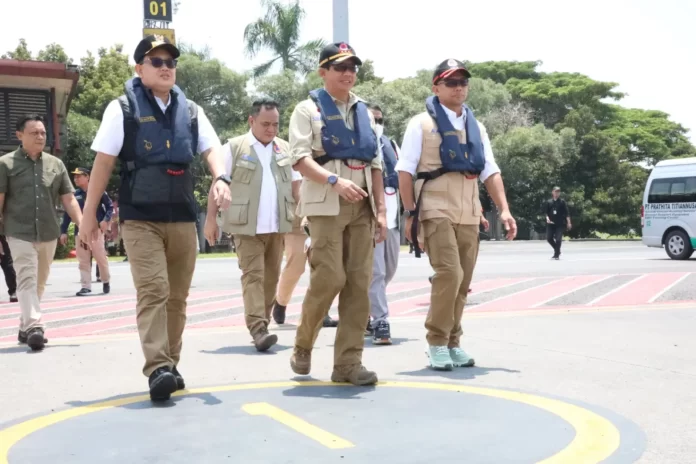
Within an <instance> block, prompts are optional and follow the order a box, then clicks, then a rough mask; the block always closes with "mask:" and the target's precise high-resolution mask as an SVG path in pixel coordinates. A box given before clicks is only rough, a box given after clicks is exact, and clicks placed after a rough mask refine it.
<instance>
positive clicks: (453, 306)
mask: <svg viewBox="0 0 696 464" xmlns="http://www.w3.org/2000/svg"><path fill="white" fill-rule="evenodd" d="M421 227H423V234H424V238H425V251H426V253H427V254H428V258H429V259H430V265H431V266H432V268H433V270H434V271H435V275H434V276H433V283H432V290H431V292H430V310H429V311H428V317H427V318H426V320H425V328H426V330H427V331H428V332H427V335H426V338H427V340H428V344H429V345H433V346H443V345H447V346H448V347H449V348H454V347H458V346H459V340H460V338H461V336H462V334H463V331H462V324H461V321H462V314H463V313H464V305H465V303H466V297H467V294H468V292H469V285H470V284H471V278H472V276H473V273H474V266H475V265H476V259H477V257H478V250H479V226H478V225H462V224H452V222H450V221H449V220H448V219H444V218H437V219H426V220H425V221H423V223H422V226H421Z"/></svg>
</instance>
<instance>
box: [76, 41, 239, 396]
mask: <svg viewBox="0 0 696 464" xmlns="http://www.w3.org/2000/svg"><path fill="white" fill-rule="evenodd" d="M178 57H179V50H178V49H177V48H176V47H175V46H174V45H173V44H171V43H170V42H169V40H168V39H166V38H164V37H161V36H148V37H145V38H144V39H143V40H142V41H141V42H140V43H139V44H138V46H137V48H136V49H135V53H134V55H133V58H134V59H135V63H136V65H135V71H136V73H137V74H138V76H137V77H135V78H133V79H130V80H129V81H128V82H127V83H126V86H125V95H123V96H121V97H119V98H118V99H117V100H114V101H113V102H111V103H110V104H109V106H108V107H107V108H106V110H105V111H104V116H103V118H102V123H101V126H100V128H99V131H98V132H97V135H96V137H95V139H94V142H93V144H92V150H94V151H96V152H97V155H96V158H95V159H94V165H93V167H92V175H91V178H90V181H89V189H88V190H87V200H86V202H85V207H84V217H86V218H87V220H83V222H82V223H81V224H80V240H82V241H83V242H86V243H91V242H92V236H96V233H97V223H96V217H97V215H96V209H97V206H98V205H99V201H100V198H101V195H102V193H103V192H104V190H105V188H106V185H107V183H108V181H109V177H110V175H111V172H112V171H113V169H114V166H115V165H116V160H117V159H119V160H120V162H121V185H120V187H119V194H118V197H119V220H120V222H121V223H122V229H121V230H122V233H123V242H124V244H125V247H126V251H127V253H128V261H129V262H130V269H131V273H132V275H133V283H134V284H135V288H136V291H137V299H138V302H137V306H136V320H137V324H138V331H139V333H140V341H141V345H142V350H143V354H144V356H145V365H144V367H143V373H144V374H145V376H147V377H149V387H150V397H151V398H152V400H153V401H158V400H167V399H169V398H170V396H171V394H172V393H174V392H175V391H176V390H177V389H183V388H185V384H184V379H183V377H182V376H181V374H180V373H179V371H178V369H177V365H178V363H179V357H180V353H181V346H182V335H183V331H184V326H185V325H186V298H187V297H188V293H189V288H190V287H191V279H192V277H193V271H194V268H195V265H196V226H195V223H196V217H197V213H198V206H197V204H196V201H195V199H194V195H193V189H194V180H195V179H194V177H193V174H192V172H191V163H192V162H193V160H194V157H195V156H196V154H197V153H199V154H200V155H201V156H202V157H203V158H204V159H205V160H206V162H207V163H208V167H209V168H210V171H211V172H212V175H213V179H214V180H213V183H212V185H211V187H210V188H211V193H210V198H211V199H212V201H215V202H216V203H217V205H218V207H219V208H220V209H222V210H225V209H227V207H228V206H229V203H230V189H229V183H230V181H229V177H227V176H226V175H224V172H225V168H224V164H223V161H222V156H221V146H220V140H219V139H218V137H217V134H215V130H214V129H213V127H212V125H211V124H210V121H208V118H207V117H206V116H205V113H204V112H203V110H202V109H201V108H200V107H199V106H198V105H197V104H196V103H194V102H191V101H189V100H187V99H186V96H185V95H184V93H183V92H182V91H181V89H180V88H179V87H177V86H176V85H175V81H176V59H177V58H178Z"/></svg>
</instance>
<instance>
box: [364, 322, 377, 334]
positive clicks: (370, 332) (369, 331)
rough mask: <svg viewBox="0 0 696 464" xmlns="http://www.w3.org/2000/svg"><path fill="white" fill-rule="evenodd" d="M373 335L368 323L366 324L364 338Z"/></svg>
mask: <svg viewBox="0 0 696 464" xmlns="http://www.w3.org/2000/svg"><path fill="white" fill-rule="evenodd" d="M374 333H375V331H374V329H373V328H372V326H371V325H370V323H369V322H368V323H367V327H365V336H366V337H371V336H372V335H373V334H374Z"/></svg>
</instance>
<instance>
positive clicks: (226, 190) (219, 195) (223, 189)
mask: <svg viewBox="0 0 696 464" xmlns="http://www.w3.org/2000/svg"><path fill="white" fill-rule="evenodd" d="M210 189H211V190H212V192H213V200H215V203H216V204H217V207H218V209H219V210H220V211H225V210H226V209H227V208H229V206H230V201H231V200H232V195H231V194H230V186H229V185H227V184H226V183H225V182H223V181H221V180H218V181H216V182H214V183H213V185H211V186H210Z"/></svg>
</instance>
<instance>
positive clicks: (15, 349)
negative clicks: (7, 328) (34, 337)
mask: <svg viewBox="0 0 696 464" xmlns="http://www.w3.org/2000/svg"><path fill="white" fill-rule="evenodd" d="M79 346H80V345H49V344H46V346H44V349H43V350H42V351H46V350H49V349H51V350H52V349H54V348H78V347H79ZM42 351H32V350H31V348H29V347H28V346H27V345H17V346H8V347H5V348H0V354H3V353H5V354H14V353H27V354H40V353H41V352H42Z"/></svg>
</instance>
